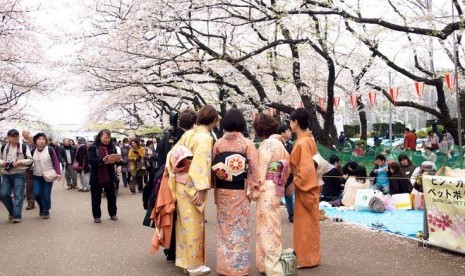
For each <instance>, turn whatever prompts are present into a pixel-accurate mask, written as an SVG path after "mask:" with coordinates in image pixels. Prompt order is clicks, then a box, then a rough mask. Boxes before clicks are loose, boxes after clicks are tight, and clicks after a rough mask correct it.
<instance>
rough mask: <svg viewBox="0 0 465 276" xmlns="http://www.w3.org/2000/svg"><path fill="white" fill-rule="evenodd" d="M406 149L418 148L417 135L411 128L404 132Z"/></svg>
mask: <svg viewBox="0 0 465 276" xmlns="http://www.w3.org/2000/svg"><path fill="white" fill-rule="evenodd" d="M404 150H417V136H416V135H415V133H413V132H411V131H410V129H409V128H406V129H405V133H404Z"/></svg>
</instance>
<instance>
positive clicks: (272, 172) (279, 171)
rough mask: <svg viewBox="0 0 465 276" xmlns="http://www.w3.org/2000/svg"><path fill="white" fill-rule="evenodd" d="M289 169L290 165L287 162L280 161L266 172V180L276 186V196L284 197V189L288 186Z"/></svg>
mask: <svg viewBox="0 0 465 276" xmlns="http://www.w3.org/2000/svg"><path fill="white" fill-rule="evenodd" d="M288 168H289V163H288V162H287V161H286V160H279V161H276V162H272V163H270V164H269V165H268V169H267V171H266V180H271V181H273V183H274V184H275V189H276V195H277V196H283V195H284V187H285V185H286V180H287V179H286V175H287V170H288Z"/></svg>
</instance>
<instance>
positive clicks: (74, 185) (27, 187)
mask: <svg viewBox="0 0 465 276" xmlns="http://www.w3.org/2000/svg"><path fill="white" fill-rule="evenodd" d="M131 142H132V143H133V144H139V145H141V144H142V145H143V148H142V149H141V150H140V153H139V152H138V151H137V149H138V148H136V147H134V148H131V146H130V145H129V140H128V139H127V138H125V139H123V141H122V142H121V141H120V142H117V141H116V139H115V138H112V137H111V132H110V131H109V130H103V131H101V132H100V133H99V134H98V135H97V136H96V139H95V142H92V143H90V142H88V141H86V139H85V138H83V137H80V138H78V139H77V144H75V142H74V141H73V140H72V139H69V138H65V139H63V141H62V143H61V144H60V145H59V144H58V143H56V142H55V141H53V140H52V139H51V138H49V137H47V135H46V134H45V133H42V132H39V133H37V134H35V135H34V136H32V135H31V132H30V131H29V130H27V129H24V130H23V131H22V139H21V138H20V133H19V131H18V130H16V129H10V130H9V131H8V132H7V136H6V139H5V140H4V141H3V143H2V146H1V155H0V169H1V174H2V177H1V179H0V198H1V200H2V202H3V204H4V205H5V207H6V208H7V210H8V213H9V216H8V220H9V221H11V222H13V223H20V222H21V220H22V206H23V201H24V200H26V201H27V206H26V208H25V209H26V210H33V209H35V208H36V205H38V206H39V215H40V216H41V217H42V218H44V219H49V218H50V209H51V190H52V185H53V182H54V181H55V180H61V179H62V178H64V179H63V181H66V184H67V186H68V190H74V189H76V190H77V191H79V192H91V195H92V210H93V211H92V212H93V215H94V221H95V222H96V223H98V222H100V221H101V220H100V217H101V212H100V201H101V197H102V195H105V196H106V197H107V198H108V209H109V213H110V217H111V219H113V220H117V216H116V196H117V195H118V191H119V186H120V185H119V182H120V179H119V175H120V174H121V175H122V178H123V184H124V186H125V187H128V186H130V187H131V192H132V193H133V194H135V188H134V187H135V186H136V185H137V186H138V188H139V189H138V190H139V192H142V181H145V183H148V182H149V181H150V180H151V179H149V178H150V177H153V175H154V171H155V170H156V167H157V165H156V164H157V163H156V151H155V150H156V139H154V140H153V141H152V140H148V141H147V143H146V144H144V141H143V140H141V139H139V138H133V139H131ZM102 146H103V147H104V150H105V151H104V152H103V153H102V152H99V149H100V148H99V147H102ZM110 154H120V155H121V160H118V162H112V163H109V164H106V163H105V161H106V160H103V157H104V156H106V155H110ZM99 156H103V157H102V158H101V159H102V160H99ZM102 168H106V169H107V170H108V172H106V171H104V170H102ZM78 177H79V183H80V187H78ZM98 177H101V178H104V179H105V181H103V182H102V181H100V180H99V178H98ZM107 179H108V181H107ZM152 181H153V179H152ZM92 184H94V185H92ZM107 184H108V185H107ZM110 210H111V211H110Z"/></svg>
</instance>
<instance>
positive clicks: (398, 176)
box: [389, 162, 413, 195]
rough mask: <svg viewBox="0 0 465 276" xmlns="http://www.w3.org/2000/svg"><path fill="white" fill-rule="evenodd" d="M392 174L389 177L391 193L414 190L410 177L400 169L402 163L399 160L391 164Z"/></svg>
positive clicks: (403, 192)
mask: <svg viewBox="0 0 465 276" xmlns="http://www.w3.org/2000/svg"><path fill="white" fill-rule="evenodd" d="M389 170H390V172H391V176H390V178H389V194H391V195H395V194H405V193H408V194H409V193H410V192H412V189H413V186H412V183H410V179H409V178H407V177H405V176H404V175H403V174H402V171H401V170H400V165H399V163H397V162H392V163H391V164H390V165H389Z"/></svg>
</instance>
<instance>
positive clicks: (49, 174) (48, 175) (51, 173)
mask: <svg viewBox="0 0 465 276" xmlns="http://www.w3.org/2000/svg"><path fill="white" fill-rule="evenodd" d="M42 176H43V177H44V179H45V181H46V182H53V181H55V179H57V177H58V175H57V173H56V171H55V170H53V169H52V170H48V171H45V172H44V173H43V174H42Z"/></svg>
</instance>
